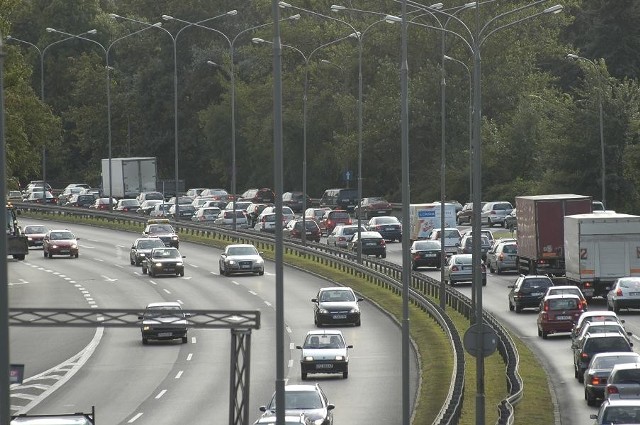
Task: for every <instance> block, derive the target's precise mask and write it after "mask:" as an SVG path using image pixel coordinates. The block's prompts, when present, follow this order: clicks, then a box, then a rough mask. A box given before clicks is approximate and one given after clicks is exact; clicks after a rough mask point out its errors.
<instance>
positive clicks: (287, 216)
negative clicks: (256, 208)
mask: <svg viewBox="0 0 640 425" xmlns="http://www.w3.org/2000/svg"><path fill="white" fill-rule="evenodd" d="M275 213H276V207H266V208H265V209H263V210H262V212H261V213H260V215H259V216H258V222H260V221H261V220H262V216H264V215H267V214H275ZM294 218H296V215H295V214H294V213H293V210H292V209H291V208H289V207H287V206H285V205H283V206H282V222H283V223H288V222H290V221H291V220H293V219H294Z"/></svg>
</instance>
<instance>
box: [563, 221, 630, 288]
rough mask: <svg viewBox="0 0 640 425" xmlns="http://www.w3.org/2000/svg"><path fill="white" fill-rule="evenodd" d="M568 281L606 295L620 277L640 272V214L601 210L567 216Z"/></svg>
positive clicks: (566, 252)
mask: <svg viewBox="0 0 640 425" xmlns="http://www.w3.org/2000/svg"><path fill="white" fill-rule="evenodd" d="M564 255H565V267H566V278H567V283H569V284H574V285H577V286H578V287H580V289H582V292H583V293H584V295H585V297H587V298H591V297H597V296H602V297H606V296H607V292H609V289H610V288H611V285H612V284H613V282H614V281H615V280H616V279H617V278H619V277H626V276H640V216H636V215H628V214H617V213H598V214H575V215H569V216H566V217H565V218H564Z"/></svg>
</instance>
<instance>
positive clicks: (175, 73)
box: [109, 10, 238, 219]
mask: <svg viewBox="0 0 640 425" xmlns="http://www.w3.org/2000/svg"><path fill="white" fill-rule="evenodd" d="M237 13H238V12H237V10H230V11H228V12H225V13H223V14H221V15H217V16H214V17H211V18H207V19H203V20H202V21H198V22H197V23H196V24H202V23H204V22H207V21H211V20H214V19H218V18H222V17H225V16H232V15H236V14H237ZM109 16H111V17H112V18H114V19H123V20H125V21H130V22H136V23H138V24H141V25H145V26H147V27H150V28H158V29H160V30H162V31H164V32H165V33H166V34H167V35H169V37H171V41H172V42H173V125H174V156H175V161H174V169H175V217H176V219H178V217H180V206H179V205H180V204H179V203H178V198H179V194H178V49H177V42H178V37H179V36H180V34H181V33H182V31H184V30H185V29H187V28H189V27H191V26H193V25H187V26H184V27H182V28H180V29H179V30H178V32H177V33H176V35H175V36H174V35H173V34H171V32H170V31H169V30H167V29H165V28H162V27H161V26H159V25H156V24H150V23H148V22H144V21H140V20H137V19H133V18H129V17H125V16H121V15H116V14H115V13H112V14H110V15H109ZM163 18H164V16H163ZM194 25H195V24H194Z"/></svg>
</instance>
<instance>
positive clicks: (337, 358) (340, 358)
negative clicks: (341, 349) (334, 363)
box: [336, 356, 344, 362]
mask: <svg viewBox="0 0 640 425" xmlns="http://www.w3.org/2000/svg"><path fill="white" fill-rule="evenodd" d="M336 360H338V361H340V362H341V361H342V360H344V357H343V356H336Z"/></svg>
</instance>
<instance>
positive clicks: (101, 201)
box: [89, 198, 118, 210]
mask: <svg viewBox="0 0 640 425" xmlns="http://www.w3.org/2000/svg"><path fill="white" fill-rule="evenodd" d="M117 204H118V201H116V200H115V199H113V198H111V206H112V207H115V206H116V205H117ZM89 208H93V209H95V210H108V209H109V198H97V199H96V200H95V201H93V205H91V206H90V207H89Z"/></svg>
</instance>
